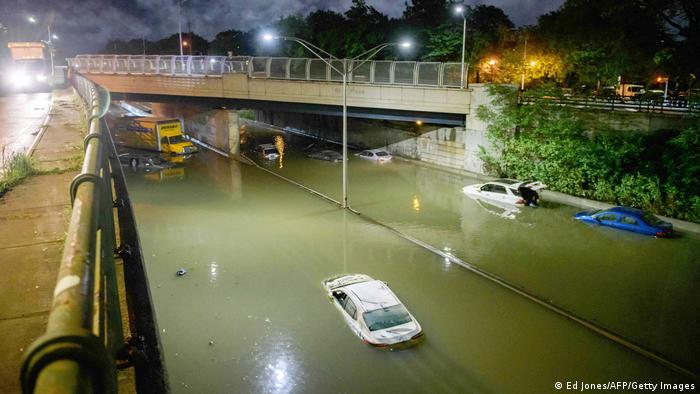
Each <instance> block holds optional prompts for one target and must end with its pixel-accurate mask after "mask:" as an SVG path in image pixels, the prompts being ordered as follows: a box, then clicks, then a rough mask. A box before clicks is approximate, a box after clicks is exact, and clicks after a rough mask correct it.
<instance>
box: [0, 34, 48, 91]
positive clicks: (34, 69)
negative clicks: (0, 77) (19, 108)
mask: <svg viewBox="0 0 700 394" xmlns="http://www.w3.org/2000/svg"><path fill="white" fill-rule="evenodd" d="M7 47H8V48H9V49H10V60H11V62H10V64H9V66H10V67H9V68H7V69H4V70H3V74H4V78H5V83H6V85H7V86H8V87H10V88H11V89H12V90H15V91H30V90H34V89H48V88H49V87H50V85H51V82H52V81H51V80H50V79H51V66H50V64H49V62H48V60H47V56H48V52H47V50H48V48H47V47H46V44H44V43H43V42H10V43H8V44H7Z"/></svg>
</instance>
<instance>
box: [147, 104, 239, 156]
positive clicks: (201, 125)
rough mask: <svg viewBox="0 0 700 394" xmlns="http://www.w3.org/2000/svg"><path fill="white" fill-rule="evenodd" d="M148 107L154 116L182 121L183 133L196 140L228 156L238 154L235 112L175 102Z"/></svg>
mask: <svg viewBox="0 0 700 394" xmlns="http://www.w3.org/2000/svg"><path fill="white" fill-rule="evenodd" d="M151 108H152V111H153V115H154V116H158V117H166V118H182V119H183V120H184V122H185V132H186V133H187V134H188V135H190V136H192V137H194V138H196V139H197V140H199V141H202V142H204V143H207V144H209V145H211V146H213V147H215V148H217V149H219V150H222V151H224V152H226V153H228V154H230V155H231V156H232V157H237V156H238V155H240V153H241V147H240V146H241V145H240V127H239V120H238V111H235V110H229V109H214V110H212V109H210V108H207V107H203V106H198V105H190V104H177V103H153V104H152V107H151Z"/></svg>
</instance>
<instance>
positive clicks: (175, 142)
mask: <svg viewBox="0 0 700 394" xmlns="http://www.w3.org/2000/svg"><path fill="white" fill-rule="evenodd" d="M120 123H121V124H120V125H119V126H118V127H117V131H116V133H115V136H114V137H115V138H114V139H115V142H116V143H117V144H119V145H121V146H123V147H127V148H136V149H144V150H150V151H156V152H163V153H170V154H171V155H189V154H191V153H194V152H197V148H196V147H195V146H194V145H193V144H192V142H190V141H189V140H187V139H185V136H184V135H183V133H182V130H183V127H182V121H181V120H180V119H167V118H152V117H142V118H129V119H125V120H124V121H123V122H120Z"/></svg>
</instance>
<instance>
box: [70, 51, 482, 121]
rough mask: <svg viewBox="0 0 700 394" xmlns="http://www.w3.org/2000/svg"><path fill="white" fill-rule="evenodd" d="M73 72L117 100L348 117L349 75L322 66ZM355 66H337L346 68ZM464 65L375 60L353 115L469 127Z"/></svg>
mask: <svg viewBox="0 0 700 394" xmlns="http://www.w3.org/2000/svg"><path fill="white" fill-rule="evenodd" d="M68 61H69V64H70V66H71V67H72V69H73V70H74V71H76V72H78V73H80V74H82V75H84V76H85V77H87V78H88V79H90V80H91V81H92V82H95V83H97V84H98V85H100V86H103V87H104V88H106V89H108V90H109V91H110V92H112V94H113V97H116V98H128V99H132V100H142V101H153V102H174V101H175V102H177V101H185V100H183V98H186V102H188V103H201V104H205V105H209V106H212V107H225V108H252V109H264V110H276V111H286V112H303V113H315V114H322V115H334V116H339V115H340V114H341V105H342V102H341V99H342V98H341V97H342V95H341V88H342V75H340V74H339V73H337V72H335V71H333V70H332V69H331V67H329V66H328V65H327V64H325V63H324V62H323V61H321V60H320V59H304V58H279V57H237V58H226V57H222V56H157V55H154V56H123V55H80V56H77V57H76V58H73V59H68ZM343 62H347V63H348V64H347V65H348V66H349V67H351V66H352V65H351V64H349V63H350V62H352V61H351V60H333V61H332V63H336V64H334V66H337V67H338V68H340V69H342V67H343ZM480 88H481V89H483V85H474V86H472V87H471V88H469V89H461V88H460V64H459V63H434V62H413V61H371V62H367V63H365V64H363V65H362V66H360V67H359V68H357V69H356V70H355V71H354V72H353V73H352V74H351V75H350V77H349V87H348V97H347V103H348V116H350V117H358V118H368V119H384V120H398V121H418V120H420V121H422V122H424V123H433V124H441V125H450V126H460V125H465V123H466V122H467V116H468V115H469V114H470V113H471V112H473V111H472V107H471V104H472V102H473V101H474V100H473V95H474V93H475V91H479V89H480Z"/></svg>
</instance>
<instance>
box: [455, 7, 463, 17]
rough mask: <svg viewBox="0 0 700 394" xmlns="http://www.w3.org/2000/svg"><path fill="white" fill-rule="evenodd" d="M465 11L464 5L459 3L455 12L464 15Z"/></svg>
mask: <svg viewBox="0 0 700 394" xmlns="http://www.w3.org/2000/svg"><path fill="white" fill-rule="evenodd" d="M462 13H464V7H463V6H461V5H458V6H456V7H455V14H458V15H462Z"/></svg>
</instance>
